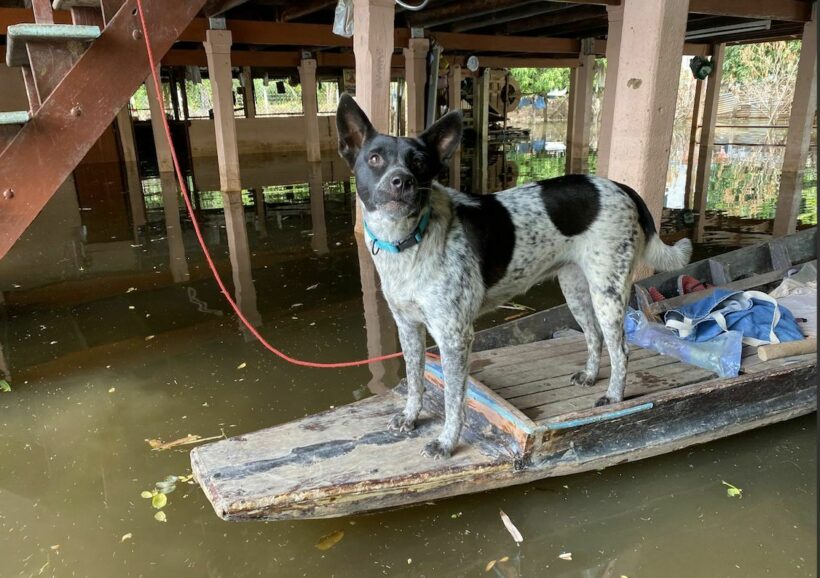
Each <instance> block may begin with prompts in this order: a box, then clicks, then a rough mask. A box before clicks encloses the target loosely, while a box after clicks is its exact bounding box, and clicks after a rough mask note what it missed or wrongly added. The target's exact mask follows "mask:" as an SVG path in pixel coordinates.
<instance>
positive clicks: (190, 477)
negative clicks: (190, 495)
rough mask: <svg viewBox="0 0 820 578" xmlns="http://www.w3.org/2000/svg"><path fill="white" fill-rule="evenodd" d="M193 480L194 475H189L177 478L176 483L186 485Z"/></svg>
mask: <svg viewBox="0 0 820 578" xmlns="http://www.w3.org/2000/svg"><path fill="white" fill-rule="evenodd" d="M193 479H194V474H191V475H189V476H177V481H178V482H179V483H180V484H184V483H186V482H190V481H191V480H193Z"/></svg>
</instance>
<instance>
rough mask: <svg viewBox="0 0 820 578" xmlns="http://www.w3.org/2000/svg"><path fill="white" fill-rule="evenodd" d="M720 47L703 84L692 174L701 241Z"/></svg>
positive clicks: (723, 48) (717, 95)
mask: <svg viewBox="0 0 820 578" xmlns="http://www.w3.org/2000/svg"><path fill="white" fill-rule="evenodd" d="M725 51H726V46H725V45H724V44H716V45H715V46H714V47H713V48H712V61H713V62H714V63H715V66H714V69H713V70H712V74H711V75H710V76H709V78H708V80H707V84H706V100H705V102H704V104H703V123H702V125H701V128H700V144H699V146H698V168H697V173H696V174H695V186H694V192H693V200H692V205H693V209H694V210H695V211H696V212H697V214H698V220H697V223H696V225H695V241H697V242H700V241H702V240H703V234H704V230H705V227H706V201H707V198H708V196H709V177H710V176H711V174H712V155H713V153H714V150H715V121H716V120H717V111H718V102H719V101H720V81H721V78H722V76H723V55H724V53H725Z"/></svg>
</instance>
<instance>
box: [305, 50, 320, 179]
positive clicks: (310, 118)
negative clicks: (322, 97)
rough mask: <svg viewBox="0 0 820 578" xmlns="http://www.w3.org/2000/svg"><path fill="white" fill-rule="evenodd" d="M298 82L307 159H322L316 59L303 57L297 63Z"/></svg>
mask: <svg viewBox="0 0 820 578" xmlns="http://www.w3.org/2000/svg"><path fill="white" fill-rule="evenodd" d="M299 82H300V83H301V84H302V114H303V115H304V119H305V142H306V147H307V160H308V162H309V163H315V162H319V161H320V160H322V153H321V150H320V148H319V103H318V97H317V94H316V60H315V59H313V58H303V59H302V63H301V64H300V65H299Z"/></svg>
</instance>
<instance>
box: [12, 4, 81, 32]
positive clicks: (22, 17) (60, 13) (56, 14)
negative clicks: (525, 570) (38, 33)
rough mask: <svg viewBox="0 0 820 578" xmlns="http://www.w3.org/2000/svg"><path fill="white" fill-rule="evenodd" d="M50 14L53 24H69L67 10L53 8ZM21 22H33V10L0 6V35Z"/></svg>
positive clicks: (69, 17)
mask: <svg viewBox="0 0 820 578" xmlns="http://www.w3.org/2000/svg"><path fill="white" fill-rule="evenodd" d="M52 16H53V18H54V23H55V24H71V13H70V12H69V11H68V10H54V11H53V12H52ZM21 22H34V11H33V10H31V9H30V8H0V35H2V36H5V35H6V34H7V30H8V27H9V26H12V25H14V24H20V23H21Z"/></svg>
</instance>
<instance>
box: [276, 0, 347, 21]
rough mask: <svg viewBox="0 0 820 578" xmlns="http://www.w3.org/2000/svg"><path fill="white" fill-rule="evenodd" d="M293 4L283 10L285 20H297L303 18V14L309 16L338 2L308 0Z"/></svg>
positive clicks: (333, 0) (334, 0)
mask: <svg viewBox="0 0 820 578" xmlns="http://www.w3.org/2000/svg"><path fill="white" fill-rule="evenodd" d="M293 4H294V5H291V6H288V7H287V8H285V9H284V10H282V20H283V21H285V22H290V21H291V20H296V19H298V18H302V17H303V16H309V15H310V14H313V13H314V12H319V11H320V10H324V9H325V8H330V7H331V6H334V5H335V4H336V0H307V1H306V2H299V3H293Z"/></svg>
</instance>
